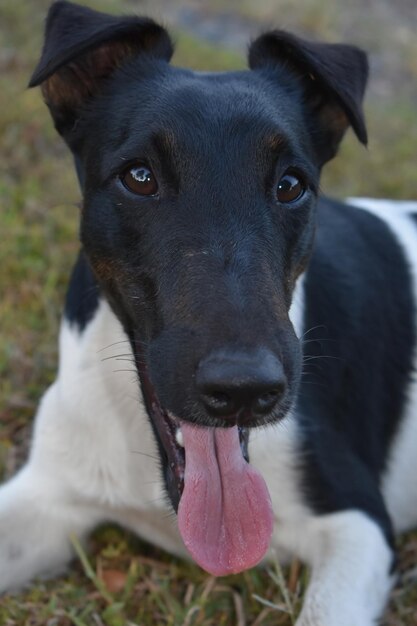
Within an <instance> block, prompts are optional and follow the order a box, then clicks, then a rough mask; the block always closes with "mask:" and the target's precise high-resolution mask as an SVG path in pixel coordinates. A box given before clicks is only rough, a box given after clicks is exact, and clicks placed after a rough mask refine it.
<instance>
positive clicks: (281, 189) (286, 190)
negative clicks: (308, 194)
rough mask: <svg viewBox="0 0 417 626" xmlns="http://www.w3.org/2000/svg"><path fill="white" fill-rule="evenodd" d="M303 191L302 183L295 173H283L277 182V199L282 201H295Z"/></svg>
mask: <svg viewBox="0 0 417 626" xmlns="http://www.w3.org/2000/svg"><path fill="white" fill-rule="evenodd" d="M304 192H305V186H304V183H302V182H301V180H300V179H299V178H298V177H297V176H296V175H295V174H284V176H283V177H282V178H281V180H280V181H279V183H278V187H277V199H278V201H279V202H282V203H288V202H295V200H298V199H299V198H301V196H302V195H303V194H304Z"/></svg>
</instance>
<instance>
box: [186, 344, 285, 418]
mask: <svg viewBox="0 0 417 626" xmlns="http://www.w3.org/2000/svg"><path fill="white" fill-rule="evenodd" d="M196 385H197V389H198V392H199V394H200V400H201V402H202V403H203V405H204V406H205V408H206V410H207V411H208V413H209V414H210V415H212V416H213V417H223V418H226V419H227V418H231V419H236V417H237V416H238V415H241V414H242V413H243V412H245V413H246V416H245V419H246V420H248V419H250V417H261V416H264V415H266V414H267V413H269V412H270V411H271V410H272V409H273V408H274V406H275V405H276V404H277V403H278V401H279V400H280V399H281V398H282V396H283V394H284V392H285V389H286V379H285V374H284V370H283V367H282V364H281V362H280V361H279V360H278V359H277V357H276V356H275V355H274V354H273V353H272V352H270V351H269V350H266V349H262V350H258V351H256V352H243V351H239V352H238V351H226V350H223V351H221V352H216V353H215V354H211V355H209V356H208V357H206V358H205V359H204V360H203V361H201V362H200V365H199V367H198V369H197V373H196Z"/></svg>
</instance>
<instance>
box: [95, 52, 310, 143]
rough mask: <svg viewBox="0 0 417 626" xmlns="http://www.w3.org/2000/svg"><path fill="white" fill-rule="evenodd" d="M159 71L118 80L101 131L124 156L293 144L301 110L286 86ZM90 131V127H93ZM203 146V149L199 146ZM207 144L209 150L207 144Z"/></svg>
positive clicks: (255, 78) (241, 75)
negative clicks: (155, 150)
mask: <svg viewBox="0 0 417 626" xmlns="http://www.w3.org/2000/svg"><path fill="white" fill-rule="evenodd" d="M154 67H155V68H156V71H154V72H150V71H149V70H148V71H144V70H143V65H140V64H139V65H138V66H132V67H131V68H130V70H129V73H125V72H123V73H121V74H120V75H119V76H118V77H117V82H116V84H117V89H112V91H111V93H110V96H109V97H110V101H109V100H108V99H106V101H105V107H103V108H102V111H101V114H100V116H99V117H100V119H99V123H100V128H101V131H102V132H104V133H105V135H106V136H108V135H109V134H110V135H111V136H112V137H113V138H114V143H115V147H119V146H120V147H121V148H122V150H124V149H126V147H127V146H131V147H132V149H133V150H134V148H135V144H137V145H139V144H142V145H145V144H146V143H147V142H148V140H149V139H150V138H152V137H155V136H165V137H167V138H169V139H170V140H171V141H172V143H173V144H175V145H176V147H177V148H178V149H181V147H185V148H186V149H187V150H188V151H189V153H190V154H191V152H194V151H195V150H196V149H197V147H198V148H199V149H201V150H202V149H203V148H206V149H207V150H209V149H210V146H212V147H213V149H214V147H215V145H216V144H217V148H218V144H219V142H224V141H225V139H230V140H231V141H233V142H234V144H235V145H237V144H238V143H239V142H240V143H242V142H246V143H247V144H248V145H249V144H250V145H251V146H252V147H253V146H254V145H255V144H256V143H257V142H259V141H260V140H262V141H263V142H267V141H268V138H269V139H270V140H271V141H272V142H273V141H276V140H277V139H280V138H281V139H282V140H283V141H284V142H287V143H291V142H292V141H299V139H296V136H295V133H294V130H293V129H294V128H295V127H299V125H300V122H301V117H302V113H301V106H298V104H297V102H295V103H294V98H293V97H291V90H290V89H289V88H288V86H286V85H284V86H283V87H281V88H280V86H279V85H278V87H277V86H275V85H271V83H270V81H268V80H267V79H265V78H264V77H263V76H259V75H258V74H257V73H256V72H253V71H250V70H246V71H237V72H224V73H217V72H198V71H192V70H184V69H182V68H176V67H171V66H168V65H167V64H162V63H161V64H157V65H155V66H154ZM88 127H89V126H88ZM199 142H200V143H199ZM201 142H203V143H204V145H203V144H202V143H201ZM116 144H117V145H116Z"/></svg>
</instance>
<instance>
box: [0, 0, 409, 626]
mask: <svg viewBox="0 0 417 626" xmlns="http://www.w3.org/2000/svg"><path fill="white" fill-rule="evenodd" d="M326 1H327V2H328V1H329V0H323V1H320V0H308V1H307V0H306V11H305V13H304V14H303V18H302V19H301V18H300V21H299V22H298V24H299V28H300V29H302V30H305V31H308V32H310V33H312V34H316V35H317V34H322V35H324V36H328V37H330V38H336V37H337V36H339V35H340V34H343V28H344V27H345V26H344V25H346V23H351V22H352V20H353V18H354V17H355V16H354V15H353V17H352V15H350V14H349V15H348V11H347V9H346V8H345V9H343V6H342V4H341V3H339V4H338V7H337V11H336V10H335V8H334V7H333V8H332V10H331V11H326V7H328V6H329V5H328V4H326ZM88 4H90V5H91V6H95V7H97V8H101V9H102V10H109V11H113V12H115V11H117V10H118V9H120V8H121V7H122V8H123V9H127V8H129V7H132V6H133V3H132V2H129V1H128V0H126V1H125V2H121V0H101V1H100V0H96V1H94V0H91V1H90V2H88ZM144 4H145V5H146V2H144ZM148 4H149V6H151V5H150V3H148ZM183 4H185V3H183ZM257 4H258V5H259V12H258V15H257V19H260V18H264V19H265V20H268V22H269V21H270V20H271V19H272V17H273V11H274V10H276V7H277V5H278V4H279V5H280V6H281V8H282V9H283V10H284V13H285V14H287V13H288V15H289V16H290V17H289V19H288V20H287V23H289V24H290V25H291V24H292V23H293V22H295V21H296V17H294V13H293V12H292V13H290V8H291V7H290V4H289V3H288V2H287V1H286V0H285V1H283V0H282V1H281V2H278V0H274V2H273V3H272V2H271V0H260V2H259V3H257ZM48 5H49V2H48V1H47V0H31V2H30V3H29V2H18V1H17V0H2V2H1V4H0V137H1V142H0V159H1V163H2V170H3V171H2V176H1V179H0V222H1V224H0V232H1V233H2V239H1V245H0V293H1V298H0V328H1V335H0V478H1V477H2V476H3V477H7V476H10V475H11V474H13V473H14V471H16V469H17V467H19V465H20V464H21V462H22V460H23V459H24V458H25V456H26V454H27V446H28V441H29V438H30V428H31V418H32V415H33V413H34V411H35V408H36V405H37V403H38V401H39V398H40V396H41V394H42V391H43V390H44V389H45V388H46V386H47V385H48V384H49V383H50V382H51V381H52V380H53V377H54V375H55V370H56V363H57V347H56V345H57V341H56V340H57V333H58V327H59V319H60V314H61V309H62V302H63V298H64V294H65V286H66V283H67V279H68V275H69V272H70V269H71V265H72V263H73V260H74V258H75V255H76V252H77V249H78V243H77V228H78V226H77V220H78V209H77V202H78V200H79V192H78V189H77V184H76V180H75V176H74V173H73V168H72V163H71V159H70V157H69V155H68V154H67V151H66V149H65V147H64V146H63V144H62V143H61V141H60V140H59V138H58V137H57V136H56V134H55V132H54V130H53V128H52V123H51V121H50V118H49V116H48V113H47V110H46V107H45V106H44V104H43V103H42V100H41V97H40V94H39V92H38V90H31V91H26V90H25V86H26V84H27V81H28V77H29V76H30V73H31V71H32V70H33V67H34V65H35V62H36V59H37V57H38V54H39V50H40V46H41V34H42V20H43V15H44V14H45V11H46V8H47V6H48ZM162 5H163V1H162V0H161V2H159V3H158V11H160V13H161V14H162V15H163V6H162ZM173 5H175V6H177V3H176V2H171V3H170V7H172V6H173ZM249 5H250V3H247V2H244V3H231V4H230V5H229V4H228V10H229V9H230V6H233V9H234V11H235V12H236V19H239V12H240V11H243V12H244V19H247V18H248V15H249V16H250V17H251V18H252V17H253V10H252V12H251V10H250V6H249ZM152 6H153V5H152ZM161 6H162V9H160V8H159V7H161ZM190 6H195V5H192V3H190ZM251 6H252V5H251ZM224 8H225V7H224V2H222V1H221V0H216V2H215V3H213V4H212V5H211V11H212V13H214V14H218V16H219V20H220V22H221V16H222V12H223V11H224ZM155 10H156V9H155ZM277 13H278V14H279V11H278V12H277ZM341 16H342V17H343V16H346V19H345V21H344V22H343V20H342V17H341ZM371 17H372V16H369V15H368V19H367V21H366V23H365V24H364V25H363V26H362V30H361V28H358V29H356V30H355V37H356V36H357V37H358V41H359V40H360V39H361V38H363V37H365V35H366V36H368V37H369V36H370V35H369V33H365V34H364V29H367V30H369V25H370V22H371V19H370V18H371ZM346 20H347V21H346ZM353 21H354V20H353ZM387 28H388V27H387ZM404 28H405V29H406V28H407V24H406V23H405V24H404ZM378 29H379V30H380V29H381V24H380V22H378ZM404 32H406V30H405V31H404ZM380 34H381V38H385V40H387V41H394V43H393V44H392V45H393V46H394V44H395V41H396V39H395V33H389V32H388V31H387V32H386V33H384V32H383V31H382V30H381V33H380ZM371 35H372V36H371V43H372V41H374V40H375V41H376V42H378V41H379V40H378V38H377V36H376V35H375V33H373V34H372V33H371ZM176 38H177V42H178V46H177V52H176V56H175V62H176V63H178V64H185V65H192V66H194V67H198V68H200V69H231V68H237V67H242V66H243V65H244V60H243V57H242V56H241V55H240V54H239V52H237V51H234V50H233V49H230V47H224V48H223V47H222V46H218V45H217V46H216V47H213V46H212V45H210V44H209V43H204V42H201V41H199V40H197V39H196V38H195V37H193V36H192V35H191V34H190V33H185V32H183V31H181V29H180V28H177V30H176ZM399 41H400V40H399ZM398 45H399V46H400V48H398V49H395V46H394V48H393V52H395V51H396V50H397V52H398V50H400V49H401V55H402V56H401V58H402V59H403V62H404V67H403V68H401V71H403V72H405V73H406V75H407V76H411V77H412V76H414V77H417V65H416V62H415V58H416V57H415V52H416V47H415V42H414V40H413V41H410V43H409V45H408V46H405V44H404V42H403V40H401V41H400V43H399V44H398ZM404 46H405V47H404ZM373 50H374V55H376V57H377V60H378V58H379V57H378V55H379V54H380V53H381V50H380V47H379V46H378V45H376V44H375V47H374V49H373ZM397 56H398V55H397ZM395 58H397V57H395ZM190 61H191V62H190ZM388 67H390V64H388ZM393 67H394V68H397V66H396V65H395V64H394V66H393ZM398 71H399V70H397V69H395V75H394V74H393V75H392V76H388V80H391V79H392V84H397V83H396V80H397V76H398ZM410 89H411V87H410V84H409V83H407V84H406V88H405V89H404V92H403V91H401V90H394V92H393V93H388V95H387V96H386V97H385V98H382V97H380V92H379V91H378V89H377V88H372V87H371V91H370V96H369V99H368V104H367V113H368V118H369V130H370V138H371V141H370V145H369V149H368V150H365V149H363V148H361V147H359V145H358V144H357V142H356V141H355V140H354V138H353V136H352V135H350V136H349V137H348V138H347V140H346V142H345V143H344V145H343V148H342V150H341V155H340V157H339V158H338V159H336V160H335V161H334V163H332V164H331V165H330V166H329V167H328V169H327V171H326V173H325V176H324V179H323V182H322V187H323V189H324V191H326V192H328V193H331V194H334V195H339V196H343V195H347V194H349V195H352V194H363V195H377V196H390V197H397V198H407V197H412V196H414V197H415V196H416V195H417V194H416V183H415V146H416V144H417V124H416V119H415V108H414V100H413V98H411V97H410V93H412V91H410ZM413 93H414V92H413ZM73 542H74V546H75V547H76V551H77V553H78V557H77V559H76V561H75V563H74V565H73V567H72V568H71V569H70V571H69V572H68V573H67V574H66V575H65V576H63V577H61V578H58V579H56V580H54V581H49V582H38V583H36V584H34V585H32V586H31V587H30V589H28V590H27V591H24V592H22V593H19V594H18V595H9V596H6V597H4V598H2V599H1V600H0V624H1V625H3V624H4V625H6V626H29V625H30V626H41V625H42V626H45V625H47V626H69V625H72V624H74V625H75V626H91V625H93V626H94V625H97V626H101V625H105V626H119V625H120V626H122V625H123V626H129V625H137V626H139V625H140V626H142V625H143V626H147V625H151V624H152V625H155V624H156V625H163V624H167V625H172V626H211V625H213V626H214V625H216V626H221V625H230V624H236V625H237V626H244V625H245V626H249V625H250V626H269V625H271V626H272V624H274V625H275V626H280V625H282V626H290V625H291V624H293V623H294V620H295V616H296V614H297V611H298V610H299V607H300V603H301V596H302V593H303V590H304V589H305V586H306V582H307V578H308V573H307V572H306V571H305V570H304V568H301V567H299V565H298V564H297V563H293V564H292V566H291V567H290V568H289V569H286V570H284V571H281V570H280V569H279V568H278V566H276V567H273V568H272V569H271V570H270V571H269V572H268V571H261V570H253V571H250V572H246V573H244V574H242V575H240V576H235V577H229V578H225V579H214V578H212V577H210V576H208V575H206V574H204V573H203V572H202V571H201V570H200V569H199V568H198V567H196V566H194V565H193V564H190V563H184V562H182V561H179V560H176V559H174V558H172V557H171V556H169V555H167V554H165V553H163V552H161V551H159V550H157V549H156V548H153V547H152V546H149V545H147V544H145V543H143V542H141V541H139V540H138V539H137V538H135V537H132V536H131V535H129V534H127V533H126V532H125V531H123V530H121V529H118V528H115V527H106V528H102V529H99V530H98V531H97V532H96V533H94V535H93V537H92V538H91V542H90V545H89V552H88V555H86V554H85V553H84V552H83V550H82V549H81V547H80V546H79V544H78V542H77V539H76V538H73ZM399 549H400V569H401V572H403V573H404V576H403V577H402V579H401V580H400V583H399V585H398V587H397V588H396V590H395V592H394V594H393V598H392V602H391V605H390V607H389V608H388V611H387V615H386V618H385V624H386V626H411V625H414V626H415V624H416V623H417V611H416V606H417V585H416V579H417V575H416V572H415V563H416V562H417V537H416V535H415V534H414V535H413V534H410V535H408V536H406V537H403V538H401V540H400V542H399Z"/></svg>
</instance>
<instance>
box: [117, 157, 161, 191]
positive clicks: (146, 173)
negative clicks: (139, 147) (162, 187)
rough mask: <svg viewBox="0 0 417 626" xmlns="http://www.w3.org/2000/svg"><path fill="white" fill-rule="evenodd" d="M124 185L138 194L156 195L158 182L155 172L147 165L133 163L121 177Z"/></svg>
mask: <svg viewBox="0 0 417 626" xmlns="http://www.w3.org/2000/svg"><path fill="white" fill-rule="evenodd" d="M120 180H121V181H122V183H123V184H124V186H125V187H126V188H127V189H128V190H129V191H131V192H132V193H135V194H136V195H138V196H154V195H155V194H156V192H157V191H158V183H157V182H156V178H155V176H154V174H153V172H152V171H151V170H150V169H149V167H146V165H141V164H138V165H132V166H130V167H129V168H128V169H127V170H126V171H125V172H123V174H122V175H121V177H120Z"/></svg>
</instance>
